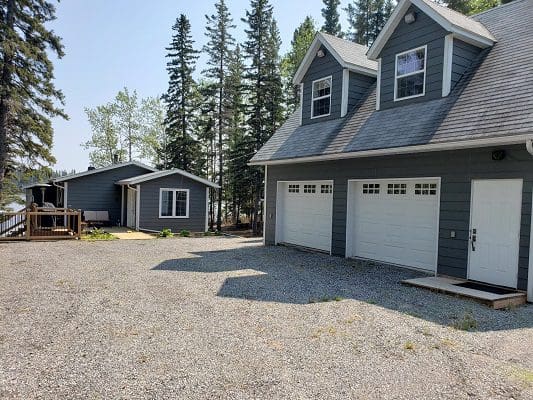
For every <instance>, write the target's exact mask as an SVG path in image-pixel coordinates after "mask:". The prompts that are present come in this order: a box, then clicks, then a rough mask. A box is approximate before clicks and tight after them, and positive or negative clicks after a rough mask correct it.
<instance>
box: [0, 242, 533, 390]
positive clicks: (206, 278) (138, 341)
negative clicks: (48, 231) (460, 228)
mask: <svg viewBox="0 0 533 400" xmlns="http://www.w3.org/2000/svg"><path fill="white" fill-rule="evenodd" d="M416 276H421V274H420V273H417V272H413V271H409V270H405V269H399V268H394V267H385V266H378V265H373V264H363V263H360V262H356V261H350V260H345V259H342V258H336V257H330V256H326V255H320V254H311V253H305V252H300V251H297V250H294V249H289V248H283V247H266V248H265V247H262V246H261V243H260V241H258V240H257V239H255V240H254V239H241V238H199V239H184V238H174V239H158V240H146V241H120V240H117V241H112V242H74V241H69V242H48V243H45V242H41V243H38V242H32V243H25V242H24V243H9V244H5V243H3V244H0V398H6V399H12V398H13V399H34V398H39V399H74V398H76V399H86V398H87V399H99V398H102V399H116V398H120V399H123V398H124V399H145V398H146V399H166V398H180V399H221V398H222V399H258V398H268V399H350V398H354V399H355V398H357V399H500V398H501V399H503V398H505V399H507V398H513V399H531V398H533V306H532V305H529V306H524V307H519V308H515V309H510V310H505V311H495V310H492V309H489V308H487V307H486V306H484V305H481V304H477V303H475V302H472V301H469V300H464V299H459V298H455V297H451V296H447V295H443V294H436V293H432V292H430V291H426V290H423V289H417V288H413V287H407V286H403V285H401V284H400V283H399V282H400V281H401V280H402V279H406V278H412V277H416ZM465 321H467V322H468V324H466V325H468V326H470V327H471V329H472V330H471V331H464V330H460V329H457V327H461V326H464V325H465Z"/></svg>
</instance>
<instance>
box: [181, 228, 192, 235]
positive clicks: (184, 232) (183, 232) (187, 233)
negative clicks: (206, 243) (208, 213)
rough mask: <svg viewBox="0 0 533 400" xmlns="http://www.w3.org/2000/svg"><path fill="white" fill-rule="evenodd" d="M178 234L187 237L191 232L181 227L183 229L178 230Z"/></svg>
mask: <svg viewBox="0 0 533 400" xmlns="http://www.w3.org/2000/svg"><path fill="white" fill-rule="evenodd" d="M180 236H181V237H189V236H191V232H189V231H187V230H185V229H183V230H182V231H181V232H180Z"/></svg>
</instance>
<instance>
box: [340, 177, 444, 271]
mask: <svg viewBox="0 0 533 400" xmlns="http://www.w3.org/2000/svg"><path fill="white" fill-rule="evenodd" d="M351 185H352V186H351V202H352V205H350V207H352V212H351V213H349V218H350V217H351V218H352V221H350V222H349V223H348V226H349V229H350V230H351V231H352V237H351V238H350V237H349V236H348V240H351V241H352V247H351V254H350V255H351V256H355V257H361V258H368V259H372V260H379V261H384V262H388V263H393V264H400V265H405V266H410V267H415V268H420V269H425V270H430V271H434V270H435V268H436V255H437V254H436V252H437V242H438V207H439V191H440V188H439V183H438V181H435V180H423V181H422V180H391V181H375V182H371V181H364V182H352V183H351ZM348 248H349V249H350V246H348Z"/></svg>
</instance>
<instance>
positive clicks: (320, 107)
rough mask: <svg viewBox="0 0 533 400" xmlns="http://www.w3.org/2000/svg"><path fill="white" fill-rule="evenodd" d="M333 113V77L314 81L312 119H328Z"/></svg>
mask: <svg viewBox="0 0 533 400" xmlns="http://www.w3.org/2000/svg"><path fill="white" fill-rule="evenodd" d="M330 111H331V76H328V77H327V78H323V79H318V80H316V81H313V101H312V102H311V118H319V117H326V116H328V115H329V114H330Z"/></svg>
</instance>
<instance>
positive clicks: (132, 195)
mask: <svg viewBox="0 0 533 400" xmlns="http://www.w3.org/2000/svg"><path fill="white" fill-rule="evenodd" d="M136 210H137V192H135V190H133V189H130V188H128V202H127V212H126V224H127V226H128V228H132V229H136V228H137V227H136V226H135V223H136V218H135V212H136Z"/></svg>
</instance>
